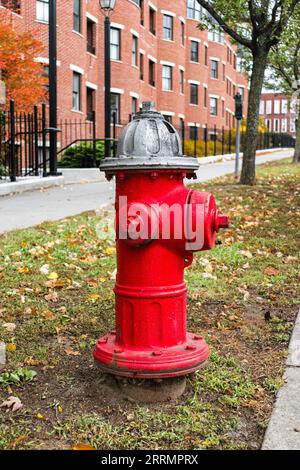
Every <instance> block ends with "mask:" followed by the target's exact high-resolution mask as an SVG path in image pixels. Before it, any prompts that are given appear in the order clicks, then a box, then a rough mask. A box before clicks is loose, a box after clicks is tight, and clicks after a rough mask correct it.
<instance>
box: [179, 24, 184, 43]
mask: <svg viewBox="0 0 300 470" xmlns="http://www.w3.org/2000/svg"><path fill="white" fill-rule="evenodd" d="M180 37H181V45H182V46H184V43H185V25H184V22H183V21H181V22H180Z"/></svg>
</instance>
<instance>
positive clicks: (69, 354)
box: [65, 349, 81, 356]
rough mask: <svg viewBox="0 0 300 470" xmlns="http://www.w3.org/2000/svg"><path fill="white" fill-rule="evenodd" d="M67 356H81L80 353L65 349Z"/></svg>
mask: <svg viewBox="0 0 300 470" xmlns="http://www.w3.org/2000/svg"><path fill="white" fill-rule="evenodd" d="M65 353H66V355H67V356H81V354H80V352H79V351H74V350H73V349H65Z"/></svg>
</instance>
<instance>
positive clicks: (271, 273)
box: [264, 267, 279, 276]
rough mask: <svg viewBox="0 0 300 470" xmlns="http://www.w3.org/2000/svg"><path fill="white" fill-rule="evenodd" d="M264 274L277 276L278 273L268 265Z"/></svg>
mask: <svg viewBox="0 0 300 470" xmlns="http://www.w3.org/2000/svg"><path fill="white" fill-rule="evenodd" d="M264 274H268V276H277V275H278V274H279V271H278V269H275V268H272V267H269V268H266V269H265V270H264Z"/></svg>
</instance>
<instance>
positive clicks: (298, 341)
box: [262, 311, 300, 450]
mask: <svg viewBox="0 0 300 470" xmlns="http://www.w3.org/2000/svg"><path fill="white" fill-rule="evenodd" d="M284 380H285V385H284V386H283V387H282V388H281V389H280V390H279V392H278V395H277V399H276V403H275V406H274V409H273V413H272V416H271V420H270V422H269V426H268V429H267V431H266V434H265V438H264V442H263V446H262V449H263V450H300V311H299V315H298V318H297V320H296V324H295V327H294V331H293V335H292V338H291V341H290V346H289V356H288V360H287V369H286V371H285V374H284Z"/></svg>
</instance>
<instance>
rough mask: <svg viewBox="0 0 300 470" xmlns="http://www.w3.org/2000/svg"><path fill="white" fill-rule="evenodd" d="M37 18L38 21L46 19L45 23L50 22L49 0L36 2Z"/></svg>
mask: <svg viewBox="0 0 300 470" xmlns="http://www.w3.org/2000/svg"><path fill="white" fill-rule="evenodd" d="M2 3H3V2H2ZM36 19H37V20H38V21H45V23H48V21H49V0H38V1H37V2H36Z"/></svg>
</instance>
